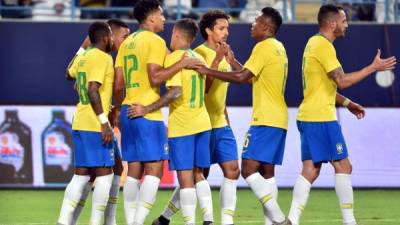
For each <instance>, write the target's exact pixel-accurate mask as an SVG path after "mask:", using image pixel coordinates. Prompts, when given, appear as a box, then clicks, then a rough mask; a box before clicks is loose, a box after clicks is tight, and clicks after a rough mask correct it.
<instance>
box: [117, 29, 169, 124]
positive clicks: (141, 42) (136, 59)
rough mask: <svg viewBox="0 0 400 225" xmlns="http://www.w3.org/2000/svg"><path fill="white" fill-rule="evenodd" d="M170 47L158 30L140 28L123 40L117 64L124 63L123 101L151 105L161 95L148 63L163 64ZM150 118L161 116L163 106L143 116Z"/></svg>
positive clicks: (121, 65)
mask: <svg viewBox="0 0 400 225" xmlns="http://www.w3.org/2000/svg"><path fill="white" fill-rule="evenodd" d="M166 52H167V48H166V45H165V41H164V40H163V39H162V38H161V37H160V36H158V35H157V34H155V33H153V32H150V31H146V30H141V29H139V30H137V31H136V32H134V33H133V34H131V35H130V36H129V37H128V38H126V39H125V41H124V42H123V43H122V44H121V47H120V48H119V51H118V55H117V59H116V65H115V67H122V69H123V74H124V83H125V93H126V96H125V99H124V101H123V103H122V104H123V105H130V104H132V103H140V104H142V105H149V104H151V103H153V102H155V101H157V100H158V99H159V98H160V88H159V86H156V87H152V86H151V84H150V80H149V75H148V71H147V64H157V65H160V66H163V63H164V59H165V55H166ZM144 117H145V118H146V119H150V120H162V115H161V111H160V110H156V111H154V112H151V113H149V114H147V115H145V116H144Z"/></svg>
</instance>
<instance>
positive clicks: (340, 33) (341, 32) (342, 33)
mask: <svg viewBox="0 0 400 225" xmlns="http://www.w3.org/2000/svg"><path fill="white" fill-rule="evenodd" d="M333 33H334V34H335V36H336V37H344V36H345V33H346V30H345V29H344V30H341V29H340V28H339V26H336V28H335V30H334V31H333Z"/></svg>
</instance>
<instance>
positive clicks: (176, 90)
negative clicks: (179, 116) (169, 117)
mask: <svg viewBox="0 0 400 225" xmlns="http://www.w3.org/2000/svg"><path fill="white" fill-rule="evenodd" d="M181 94H182V88H181V87H177V86H174V87H170V88H169V89H168V91H167V93H166V94H165V95H163V96H162V97H161V98H160V99H158V100H157V101H156V102H154V103H152V104H150V105H148V106H147V108H148V112H153V111H155V110H157V109H159V108H161V107H163V106H167V105H168V104H169V103H171V102H172V101H173V100H175V99H177V98H179V96H181Z"/></svg>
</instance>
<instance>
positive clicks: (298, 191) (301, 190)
mask: <svg viewBox="0 0 400 225" xmlns="http://www.w3.org/2000/svg"><path fill="white" fill-rule="evenodd" d="M310 189H311V183H310V182H309V181H308V180H307V179H306V178H304V177H303V176H301V175H300V176H299V177H298V178H297V181H296V184H295V185H294V187H293V199H292V205H291V207H290V211H289V216H288V218H289V219H290V221H291V222H292V224H293V225H299V224H300V216H301V214H302V213H303V211H304V207H305V206H306V204H307V200H308V196H309V194H310Z"/></svg>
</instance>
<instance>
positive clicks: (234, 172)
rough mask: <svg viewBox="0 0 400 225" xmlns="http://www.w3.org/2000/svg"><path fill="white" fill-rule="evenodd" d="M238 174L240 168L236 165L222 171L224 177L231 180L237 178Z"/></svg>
mask: <svg viewBox="0 0 400 225" xmlns="http://www.w3.org/2000/svg"><path fill="white" fill-rule="evenodd" d="M239 176H240V170H239V168H238V167H234V168H231V169H230V170H227V171H224V177H226V178H228V179H231V180H237V179H239Z"/></svg>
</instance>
